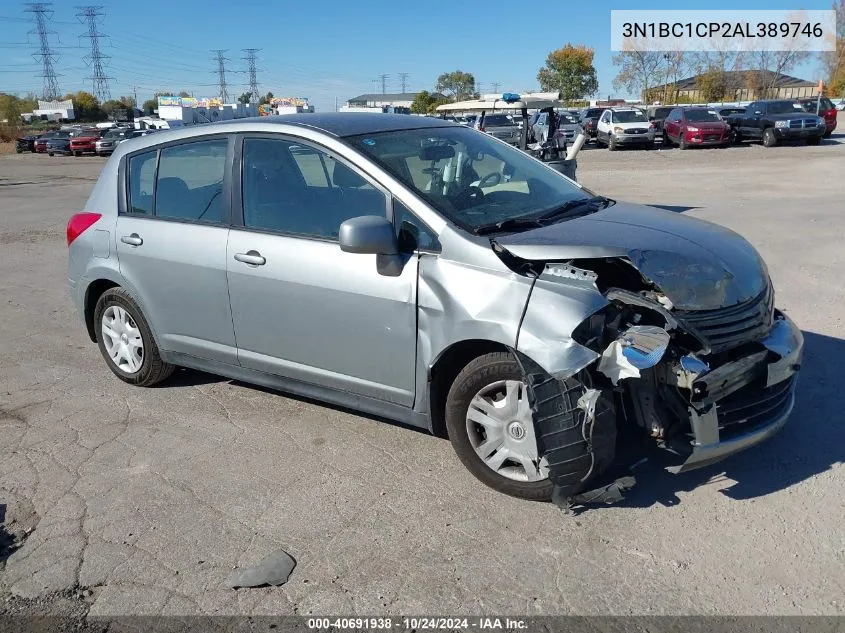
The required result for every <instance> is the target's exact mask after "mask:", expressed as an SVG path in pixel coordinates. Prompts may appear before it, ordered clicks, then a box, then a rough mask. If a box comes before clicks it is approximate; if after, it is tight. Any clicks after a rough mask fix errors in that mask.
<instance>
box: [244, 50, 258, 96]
mask: <svg viewBox="0 0 845 633" xmlns="http://www.w3.org/2000/svg"><path fill="white" fill-rule="evenodd" d="M260 50H261V49H260V48H245V49H243V51H244V53H246V57H244V59H245V60H246V63H247V72H248V73H249V102H250V103H258V99H259V98H260V95H259V94H258V74H257V73H258V71H256V69H255V54H256V53H257V52H258V51H260Z"/></svg>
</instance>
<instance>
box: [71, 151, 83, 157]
mask: <svg viewBox="0 0 845 633" xmlns="http://www.w3.org/2000/svg"><path fill="white" fill-rule="evenodd" d="M73 155H74V156H77V157H79V156H82V152H74V153H73Z"/></svg>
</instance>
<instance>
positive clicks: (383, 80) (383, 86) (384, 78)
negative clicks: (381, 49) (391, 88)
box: [378, 73, 390, 94]
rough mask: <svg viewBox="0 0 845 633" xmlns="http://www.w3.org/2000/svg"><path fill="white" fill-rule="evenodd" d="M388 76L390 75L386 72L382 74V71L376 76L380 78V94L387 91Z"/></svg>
mask: <svg viewBox="0 0 845 633" xmlns="http://www.w3.org/2000/svg"><path fill="white" fill-rule="evenodd" d="M388 77H390V75H386V74H383V73H382V74H381V75H379V76H378V78H379V79H380V80H381V94H385V93H386V92H387V78H388Z"/></svg>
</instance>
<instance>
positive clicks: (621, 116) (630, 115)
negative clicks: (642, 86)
mask: <svg viewBox="0 0 845 633" xmlns="http://www.w3.org/2000/svg"><path fill="white" fill-rule="evenodd" d="M647 121H648V119H646V118H645V115H644V114H643V113H642V112H640V111H639V110H617V111H616V112H614V113H613V122H614V123H639V122H643V123H645V122H647Z"/></svg>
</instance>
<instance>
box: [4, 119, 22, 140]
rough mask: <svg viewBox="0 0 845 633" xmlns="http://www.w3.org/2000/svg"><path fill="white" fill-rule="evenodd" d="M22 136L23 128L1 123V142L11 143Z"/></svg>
mask: <svg viewBox="0 0 845 633" xmlns="http://www.w3.org/2000/svg"><path fill="white" fill-rule="evenodd" d="M20 136H23V128H21V127H20V126H19V125H12V124H10V123H0V142H2V143H11V142H13V141H14V140H15V139H16V138H18V137H20Z"/></svg>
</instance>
